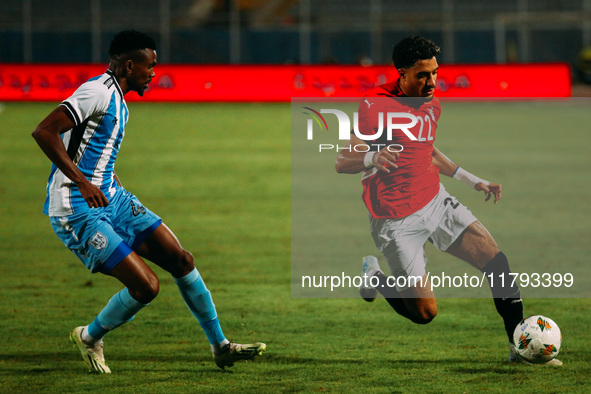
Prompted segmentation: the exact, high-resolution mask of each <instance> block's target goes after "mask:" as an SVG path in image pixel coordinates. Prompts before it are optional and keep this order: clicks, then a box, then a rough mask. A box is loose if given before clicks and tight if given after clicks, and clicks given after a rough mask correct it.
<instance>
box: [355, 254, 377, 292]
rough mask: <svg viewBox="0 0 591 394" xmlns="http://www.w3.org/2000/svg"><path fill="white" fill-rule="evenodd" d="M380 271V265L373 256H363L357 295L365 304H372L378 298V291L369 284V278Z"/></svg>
mask: <svg viewBox="0 0 591 394" xmlns="http://www.w3.org/2000/svg"><path fill="white" fill-rule="evenodd" d="M378 271H382V270H381V269H380V263H379V262H378V259H377V257H375V256H365V257H364V258H363V265H362V266H361V278H362V279H363V281H362V283H361V286H359V295H360V296H361V298H363V299H364V300H365V301H367V302H374V301H375V299H376V297H377V296H378V290H377V289H376V288H375V287H372V286H371V285H370V283H369V281H370V278H371V277H372V276H373V275H374V274H375V273H376V272H378Z"/></svg>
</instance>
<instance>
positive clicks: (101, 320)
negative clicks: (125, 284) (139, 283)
mask: <svg viewBox="0 0 591 394" xmlns="http://www.w3.org/2000/svg"><path fill="white" fill-rule="evenodd" d="M145 306H147V304H142V303H141V302H138V301H136V300H135V299H134V298H133V297H131V295H129V290H128V289H127V288H125V289H123V290H121V291H120V292H118V293H117V294H115V295H114V296H113V297H112V298H111V299H110V300H109V302H108V303H107V305H106V306H105V307H104V308H103V310H102V311H101V312H100V313H99V314H98V316H97V317H96V318H95V319H94V321H93V322H92V323H90V324H89V325H88V328H87V330H85V331H87V332H85V334H86V333H87V334H88V335H90V336H91V337H92V338H93V339H94V340H95V342H96V341H98V340H100V339H101V338H102V337H104V336H105V334H106V333H107V332H109V331H111V330H113V329H115V328H117V327H119V326H120V325H122V324H124V323H127V322H128V321H130V320H132V319H133V318H134V316H135V314H136V313H138V312H139V311H140V310H141V309H142V308H144V307H145Z"/></svg>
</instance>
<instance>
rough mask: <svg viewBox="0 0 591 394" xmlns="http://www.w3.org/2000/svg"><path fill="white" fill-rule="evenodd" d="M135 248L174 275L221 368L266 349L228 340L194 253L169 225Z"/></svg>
mask: <svg viewBox="0 0 591 394" xmlns="http://www.w3.org/2000/svg"><path fill="white" fill-rule="evenodd" d="M136 250H137V251H138V253H139V254H140V255H142V256H143V257H145V258H147V259H148V260H150V261H152V262H154V263H155V264H157V265H159V266H160V267H162V268H163V269H165V270H166V271H168V272H170V273H171V274H172V276H173V277H174V281H175V283H176V284H177V287H178V289H179V291H180V293H181V295H182V297H183V299H184V301H185V304H186V305H187V307H188V308H189V310H190V311H191V312H192V313H193V315H194V316H195V317H196V318H197V321H198V322H199V324H200V326H201V327H202V329H203V331H204V332H205V335H206V337H207V339H208V341H209V343H210V345H211V348H212V352H213V354H214V359H215V361H216V364H217V365H218V366H219V367H220V368H222V369H223V368H224V367H226V366H231V365H233V363H234V361H238V360H248V359H253V358H254V357H255V356H257V355H260V354H261V353H262V352H263V351H264V350H265V348H266V345H265V344H263V343H255V344H248V345H241V344H235V343H230V342H229V341H228V340H227V339H226V337H225V336H224V334H223V332H222V328H221V325H220V322H219V320H218V317H217V312H216V309H215V305H214V303H213V299H212V297H211V293H210V291H209V290H208V289H207V286H206V285H205V283H204V281H203V279H202V277H201V275H200V273H199V271H198V270H197V268H195V264H194V261H193V256H192V255H191V253H189V252H188V251H186V250H185V249H183V247H182V246H181V244H180V242H179V241H178V239H177V237H176V236H175V235H174V234H173V233H172V231H171V230H170V229H169V228H168V227H167V226H166V225H164V224H161V225H160V226H159V227H158V228H157V229H156V230H155V231H154V232H153V233H152V235H150V236H149V237H148V238H146V239H145V241H144V242H143V243H142V244H141V245H139V246H138V247H137V249H136Z"/></svg>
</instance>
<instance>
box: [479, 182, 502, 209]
mask: <svg viewBox="0 0 591 394" xmlns="http://www.w3.org/2000/svg"><path fill="white" fill-rule="evenodd" d="M474 188H475V189H476V190H478V191H483V192H484V194H485V195H486V199H485V200H484V201H488V200H490V197H491V196H492V195H494V196H495V199H494V203H495V204H496V203H497V201H499V200H500V199H501V197H502V195H503V185H501V184H500V183H492V182H491V183H490V185H488V186H486V185H485V184H484V183H482V182H479V183H477V184H476V186H474Z"/></svg>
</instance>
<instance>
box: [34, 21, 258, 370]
mask: <svg viewBox="0 0 591 394" xmlns="http://www.w3.org/2000/svg"><path fill="white" fill-rule="evenodd" d="M109 58H110V63H109V66H108V69H107V71H106V72H105V73H104V74H102V75H99V76H97V77H95V78H91V79H90V80H88V81H87V82H85V83H84V84H82V85H81V86H80V87H79V88H78V89H77V90H76V91H75V92H74V94H73V95H72V96H71V97H69V98H67V99H66V100H64V102H62V103H61V104H60V105H59V106H58V107H57V108H56V109H55V110H54V111H53V112H51V113H50V114H49V115H48V116H47V117H46V118H45V119H44V120H43V121H42V122H41V123H40V124H39V125H38V126H37V128H36V129H35V131H33V138H34V139H35V140H36V141H37V143H38V144H39V146H40V147H41V149H42V150H43V152H44V153H45V154H46V155H47V157H49V159H50V160H51V161H52V163H53V165H52V168H51V173H50V176H49V180H48V183H47V198H46V201H45V205H44V208H43V212H44V213H45V214H46V215H48V216H49V217H50V221H51V225H52V227H53V230H54V232H55V233H56V234H57V236H58V237H59V238H60V239H61V240H62V242H64V244H65V245H66V246H67V247H68V248H69V249H70V250H71V251H72V252H74V254H76V256H78V258H79V259H80V260H81V261H82V262H83V263H84V265H86V267H87V268H88V269H89V270H90V271H91V272H93V273H95V272H100V273H103V274H105V275H110V276H113V277H115V278H117V279H118V280H119V281H120V282H121V283H122V284H123V285H124V286H125V287H124V289H123V290H121V291H119V292H118V293H116V294H115V295H114V296H113V297H112V298H111V299H110V300H109V301H108V303H107V304H106V306H105V307H104V308H103V309H102V310H101V311H100V313H99V314H98V315H97V316H96V317H95V318H94V320H93V321H92V322H90V324H88V325H86V326H80V327H76V328H75V329H74V330H73V331H72V332H71V334H70V340H71V342H72V343H73V345H74V346H75V347H77V348H78V349H79V350H80V352H81V354H82V358H83V360H84V362H85V363H86V364H87V365H88V366H89V367H90V369H91V370H94V371H96V372H99V373H110V372H111V371H110V369H109V367H108V366H107V364H106V363H105V359H104V355H103V340H102V338H103V337H104V336H105V334H107V333H108V332H109V331H111V330H113V329H115V328H117V327H119V326H120V325H122V324H124V323H126V322H128V321H130V320H131V319H133V318H134V317H135V315H136V313H137V312H139V311H140V310H141V309H142V308H144V307H145V306H147V305H148V303H149V302H150V301H152V300H153V299H154V298H155V297H156V295H157V294H158V291H159V281H158V277H157V276H156V274H155V273H154V271H152V269H151V268H150V267H149V266H148V265H147V264H146V263H145V262H144V259H147V260H149V261H152V262H153V263H155V264H157V265H158V266H160V267H162V268H163V269H165V270H166V271H168V272H169V273H170V274H172V276H173V277H174V281H175V283H176V284H177V286H178V289H179V291H180V293H181V295H182V297H183V299H184V301H185V303H186V305H187V307H188V308H189V309H190V311H191V312H192V313H193V315H194V316H195V317H196V318H197V320H198V322H199V324H200V325H201V327H202V329H203V331H204V332H205V335H206V337H207V339H208V341H209V343H210V345H211V349H212V353H213V358H214V361H215V363H216V364H217V365H218V366H219V367H220V368H222V369H224V368H225V367H227V366H232V365H233V364H234V362H235V361H239V360H249V359H253V358H254V357H255V356H257V355H261V354H262V352H263V351H264V350H265V348H266V346H265V344H264V343H254V344H246V345H242V344H237V343H231V342H229V341H228V340H227V339H226V338H225V337H224V334H223V333H222V329H221V326H220V322H219V320H218V317H217V313H216V309H215V306H214V303H213V300H212V297H211V294H210V292H209V290H208V289H207V287H206V286H205V283H204V282H203V280H202V277H201V275H200V274H199V271H197V269H196V268H195V265H194V261H193V256H192V255H191V253H189V252H188V251H186V250H184V249H183V248H182V246H181V245H180V243H179V241H178V239H177V238H176V236H175V235H174V234H173V233H172V231H171V230H170V229H169V228H168V227H167V226H166V225H165V224H164V223H162V220H161V219H160V218H159V217H158V216H157V215H156V214H154V213H153V212H152V211H150V210H149V209H148V208H146V207H145V206H143V205H142V203H141V202H140V201H139V200H138V199H137V197H136V196H134V195H133V194H131V193H129V192H128V191H126V190H125V189H124V188H123V187H122V186H121V183H120V182H119V179H118V177H117V175H116V174H115V167H114V166H115V159H116V158H117V153H118V152H119V147H120V145H121V141H122V140H123V136H124V134H125V125H126V124H127V120H128V118H129V111H128V108H127V104H126V103H125V99H124V97H125V95H126V94H127V93H128V92H130V91H134V92H137V93H138V94H139V95H140V96H143V94H144V91H145V90H146V89H147V88H148V85H149V84H150V82H151V81H152V79H153V78H154V76H155V73H154V67H155V66H156V64H157V54H156V45H155V43H154V40H153V39H152V38H150V37H149V36H147V35H146V34H144V33H141V32H137V31H134V30H125V31H122V32H120V33H118V34H117V35H116V36H115V37H114V39H113V41H112V42H111V45H110V48H109Z"/></svg>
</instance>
